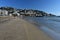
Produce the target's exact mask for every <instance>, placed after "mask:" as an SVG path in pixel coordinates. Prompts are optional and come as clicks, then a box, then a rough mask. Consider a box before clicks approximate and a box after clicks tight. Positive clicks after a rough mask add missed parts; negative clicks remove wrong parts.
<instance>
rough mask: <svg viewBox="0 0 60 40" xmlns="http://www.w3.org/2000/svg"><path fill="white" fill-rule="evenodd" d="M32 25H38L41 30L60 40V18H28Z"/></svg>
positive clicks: (55, 39)
mask: <svg viewBox="0 0 60 40" xmlns="http://www.w3.org/2000/svg"><path fill="white" fill-rule="evenodd" d="M25 19H26V20H28V21H29V22H31V23H36V24H38V25H39V28H40V29H41V30H42V31H43V32H45V33H46V34H47V35H49V36H50V37H51V38H53V39H54V40H60V17H26V18H25Z"/></svg>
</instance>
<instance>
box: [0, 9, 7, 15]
mask: <svg viewBox="0 0 60 40" xmlns="http://www.w3.org/2000/svg"><path fill="white" fill-rule="evenodd" d="M0 16H8V11H7V10H0Z"/></svg>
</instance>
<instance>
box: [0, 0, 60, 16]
mask: <svg viewBox="0 0 60 40" xmlns="http://www.w3.org/2000/svg"><path fill="white" fill-rule="evenodd" d="M0 6H10V7H15V8H22V9H24V8H27V9H38V10H43V11H45V12H47V13H52V14H55V15H60V0H0Z"/></svg>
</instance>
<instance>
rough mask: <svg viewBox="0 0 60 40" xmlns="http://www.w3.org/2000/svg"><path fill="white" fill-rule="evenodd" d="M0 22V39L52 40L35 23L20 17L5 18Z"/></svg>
mask: <svg viewBox="0 0 60 40" xmlns="http://www.w3.org/2000/svg"><path fill="white" fill-rule="evenodd" d="M6 19H7V20H9V21H8V22H4V23H0V40H52V39H51V38H50V37H49V36H48V35H46V34H45V33H44V32H42V31H41V30H39V29H38V28H37V27H36V26H35V25H33V24H31V23H29V22H27V21H26V20H23V19H21V18H17V17H16V18H13V17H12V18H11V17H9V18H6Z"/></svg>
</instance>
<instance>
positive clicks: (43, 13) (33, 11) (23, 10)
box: [0, 7, 56, 16]
mask: <svg viewBox="0 0 60 40" xmlns="http://www.w3.org/2000/svg"><path fill="white" fill-rule="evenodd" d="M0 10H7V11H8V12H11V13H13V12H14V11H18V12H19V13H20V12H23V13H25V14H26V13H27V12H30V13H31V12H32V13H33V14H34V13H35V14H36V15H37V16H56V15H53V14H48V13H46V12H44V11H40V10H33V9H16V8H13V7H0Z"/></svg>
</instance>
